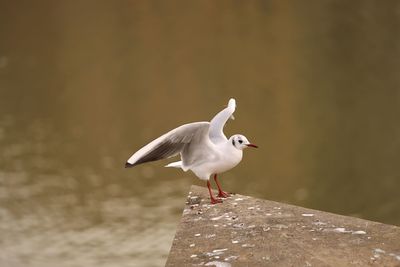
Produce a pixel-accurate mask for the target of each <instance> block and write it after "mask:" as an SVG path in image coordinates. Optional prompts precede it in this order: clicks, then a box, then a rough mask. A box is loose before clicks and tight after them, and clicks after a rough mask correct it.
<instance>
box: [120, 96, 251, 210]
mask: <svg viewBox="0 0 400 267" xmlns="http://www.w3.org/2000/svg"><path fill="white" fill-rule="evenodd" d="M235 109H236V101H235V99H233V98H231V99H230V100H229V102H228V106H227V107H226V108H225V109H223V110H222V111H220V112H219V113H218V114H217V115H215V117H214V118H213V119H212V120H211V122H193V123H188V124H184V125H182V126H179V127H178V128H175V129H173V130H171V131H169V132H168V133H166V134H164V135H162V136H160V137H159V138H157V139H155V140H154V141H152V142H150V143H149V144H147V145H145V146H144V147H142V148H141V149H139V150H138V151H137V152H136V153H135V154H133V155H132V156H131V157H130V158H129V159H128V161H127V162H126V164H125V168H128V167H133V166H136V165H139V164H142V163H145V162H150V161H156V160H160V159H165V158H170V157H173V156H176V155H178V154H180V156H181V161H177V162H173V163H170V164H168V165H166V166H165V167H174V168H181V169H182V170H183V171H185V172H186V171H188V170H191V171H192V172H193V173H194V174H195V175H196V176H197V177H199V178H200V179H201V180H205V181H207V187H208V191H209V192H210V199H211V203H212V204H216V203H220V202H222V200H221V199H216V198H214V196H213V194H212V192H211V185H210V176H211V175H214V180H215V183H216V184H217V187H218V197H222V198H225V197H228V196H229V194H228V193H226V192H224V191H222V189H221V187H220V185H219V183H218V180H217V174H220V173H222V172H225V171H228V170H230V169H232V168H233V167H235V166H236V165H237V164H238V163H239V162H240V161H241V160H242V156H243V149H245V148H247V147H254V148H257V146H256V145H254V144H252V143H250V142H249V140H247V138H246V137H245V136H243V135H241V134H235V135H233V136H231V137H230V138H229V139H228V138H226V136H225V134H224V132H223V128H224V126H225V123H226V122H227V121H228V119H229V118H231V119H234V117H233V113H234V112H235Z"/></svg>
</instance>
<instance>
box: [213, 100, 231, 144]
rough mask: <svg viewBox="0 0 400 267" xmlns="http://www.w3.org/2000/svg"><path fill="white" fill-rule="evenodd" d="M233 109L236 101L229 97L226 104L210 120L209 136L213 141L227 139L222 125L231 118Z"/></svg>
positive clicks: (217, 141) (218, 141)
mask: <svg viewBox="0 0 400 267" xmlns="http://www.w3.org/2000/svg"><path fill="white" fill-rule="evenodd" d="M235 109H236V101H235V99H233V98H231V99H230V100H229V102H228V106H227V107H226V108H225V109H223V110H222V111H220V112H219V113H218V114H217V115H215V117H214V118H213V119H212V120H211V122H210V132H209V136H210V139H211V141H212V142H213V143H220V142H223V141H226V140H227V138H226V136H225V134H224V125H225V123H226V122H227V121H228V120H229V118H232V119H233V112H235Z"/></svg>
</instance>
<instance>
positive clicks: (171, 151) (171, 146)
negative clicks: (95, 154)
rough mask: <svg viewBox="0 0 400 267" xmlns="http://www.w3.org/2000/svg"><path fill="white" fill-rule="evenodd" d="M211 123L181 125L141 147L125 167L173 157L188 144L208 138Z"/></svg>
mask: <svg viewBox="0 0 400 267" xmlns="http://www.w3.org/2000/svg"><path fill="white" fill-rule="evenodd" d="M209 125H210V123H209V122H194V123H189V124H184V125H182V126H179V127H178V128H175V129H173V130H171V131H169V132H168V133H166V134H164V135H162V136H160V137H159V138H157V139H155V140H154V141H152V142H150V143H149V144H147V145H145V146H144V147H142V148H141V149H139V150H138V151H137V152H136V153H135V154H133V155H132V156H131V157H130V158H129V159H128V161H127V162H126V164H125V167H133V166H136V165H139V164H142V163H145V162H150V161H156V160H160V159H165V158H169V157H173V156H175V155H177V154H179V153H181V152H182V151H183V149H184V148H185V147H186V146H187V145H188V144H190V143H192V142H193V143H199V142H202V140H204V139H208V130H209Z"/></svg>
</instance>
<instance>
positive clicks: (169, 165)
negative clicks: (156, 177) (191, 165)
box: [164, 161, 182, 168]
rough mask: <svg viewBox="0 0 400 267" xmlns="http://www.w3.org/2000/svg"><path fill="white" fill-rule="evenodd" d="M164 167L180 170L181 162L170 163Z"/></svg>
mask: <svg viewBox="0 0 400 267" xmlns="http://www.w3.org/2000/svg"><path fill="white" fill-rule="evenodd" d="M164 167H172V168H182V161H176V162H172V163H170V164H168V165H165V166H164Z"/></svg>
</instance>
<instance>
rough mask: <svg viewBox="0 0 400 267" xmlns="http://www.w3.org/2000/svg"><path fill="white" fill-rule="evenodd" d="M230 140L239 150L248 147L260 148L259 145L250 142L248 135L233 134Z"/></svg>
mask: <svg viewBox="0 0 400 267" xmlns="http://www.w3.org/2000/svg"><path fill="white" fill-rule="evenodd" d="M229 141H230V142H231V144H232V145H233V146H234V147H235V148H237V149H239V150H243V149H245V148H247V147H253V148H258V146H256V145H254V144H252V143H250V142H249V140H247V138H246V136H244V135H241V134H235V135H232V136H231V138H229Z"/></svg>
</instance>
